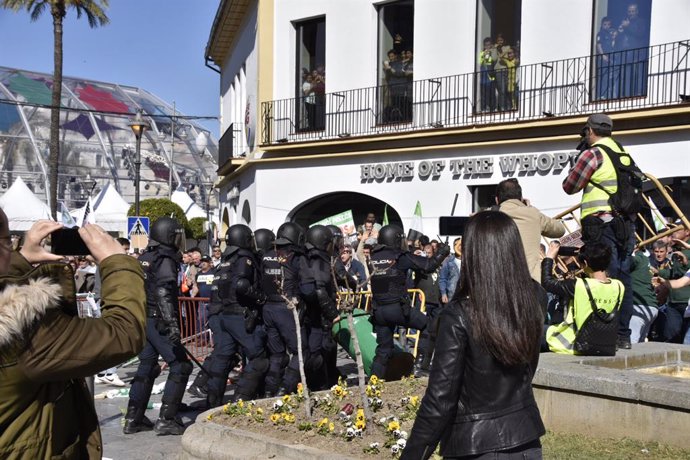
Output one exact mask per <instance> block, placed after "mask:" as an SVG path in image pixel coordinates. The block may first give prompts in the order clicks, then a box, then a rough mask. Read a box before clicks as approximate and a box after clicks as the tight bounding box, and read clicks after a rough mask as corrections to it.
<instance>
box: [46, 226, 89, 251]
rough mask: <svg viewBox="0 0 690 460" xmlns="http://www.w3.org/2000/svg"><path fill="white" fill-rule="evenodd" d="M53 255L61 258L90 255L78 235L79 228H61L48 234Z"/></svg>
mask: <svg viewBox="0 0 690 460" xmlns="http://www.w3.org/2000/svg"><path fill="white" fill-rule="evenodd" d="M50 240H51V243H50V244H51V250H52V251H53V254H58V255H61V256H88V255H89V254H91V252H90V251H89V248H87V247H86V244H85V243H84V240H82V239H81V236H80V235H79V227H73V228H61V229H59V230H56V231H54V232H53V233H51V234H50Z"/></svg>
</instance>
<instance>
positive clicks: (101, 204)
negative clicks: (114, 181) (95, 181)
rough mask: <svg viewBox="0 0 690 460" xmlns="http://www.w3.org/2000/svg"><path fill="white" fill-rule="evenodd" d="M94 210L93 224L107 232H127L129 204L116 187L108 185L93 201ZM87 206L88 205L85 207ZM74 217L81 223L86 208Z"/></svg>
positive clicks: (79, 210) (81, 209)
mask: <svg viewBox="0 0 690 460" xmlns="http://www.w3.org/2000/svg"><path fill="white" fill-rule="evenodd" d="M91 204H92V207H93V209H92V210H91V219H90V221H91V222H94V223H95V224H96V225H98V226H100V227H102V228H103V230H105V231H107V232H119V233H121V234H125V233H126V232H127V211H129V203H127V202H126V201H125V200H124V199H123V198H122V197H121V196H120V194H119V193H117V190H115V188H114V187H111V186H110V184H106V186H105V187H103V189H102V190H101V191H100V193H99V194H98V195H97V196H96V197H95V198H92V199H91ZM84 206H86V205H84ZM71 214H72V216H73V217H74V218H75V219H76V220H77V221H79V218H80V217H81V216H83V214H84V207H81V208H79V209H77V210H74V211H72V212H71Z"/></svg>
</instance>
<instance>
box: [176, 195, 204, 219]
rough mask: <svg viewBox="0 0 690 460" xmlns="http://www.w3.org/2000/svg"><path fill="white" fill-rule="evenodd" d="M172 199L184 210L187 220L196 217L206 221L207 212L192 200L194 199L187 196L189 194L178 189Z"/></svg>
mask: <svg viewBox="0 0 690 460" xmlns="http://www.w3.org/2000/svg"><path fill="white" fill-rule="evenodd" d="M170 199H171V200H172V202H173V203H175V204H176V205H178V206H179V207H181V208H182V210H183V211H184V214H185V216H187V219H193V218H195V217H203V218H204V219H206V211H204V210H203V209H201V206H199V205H198V204H196V203H195V202H194V200H192V197H190V196H189V195H187V192H185V191H183V190H180V189H177V190H175V191H174V192H173V194H172V197H170Z"/></svg>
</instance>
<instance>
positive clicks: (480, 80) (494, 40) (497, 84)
mask: <svg viewBox="0 0 690 460" xmlns="http://www.w3.org/2000/svg"><path fill="white" fill-rule="evenodd" d="M521 15H522V0H478V2H477V48H476V56H477V60H476V66H477V72H476V79H475V85H476V90H475V100H477V101H478V102H477V104H476V105H475V110H476V111H477V112H494V111H501V110H517V109H518V108H519V102H520V93H519V89H520V72H519V68H518V66H519V65H520V24H521Z"/></svg>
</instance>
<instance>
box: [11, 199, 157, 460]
mask: <svg viewBox="0 0 690 460" xmlns="http://www.w3.org/2000/svg"><path fill="white" fill-rule="evenodd" d="M61 227H62V225H61V224H60V223H56V222H51V221H47V220H40V221H38V222H36V223H35V224H33V226H32V227H31V228H30V229H29V231H28V232H27V233H26V238H25V241H24V245H23V247H22V248H21V249H20V250H19V251H12V249H11V248H10V246H9V244H10V239H9V238H10V237H9V231H8V220H7V216H6V215H5V213H4V212H3V211H1V210H0V284H2V290H1V291H0V368H1V369H2V370H1V371H0V375H1V376H2V377H1V378H0V458H3V459H6V458H22V459H24V458H26V459H43V458H101V456H102V454H103V442H102V439H101V433H100V429H99V423H98V417H97V415H96V411H95V409H94V405H93V397H92V396H91V394H90V392H89V390H88V388H87V387H86V383H85V382H84V377H87V376H91V375H94V374H95V373H96V372H98V371H100V370H102V369H104V368H107V367H109V366H114V365H116V364H118V363H121V362H122V361H125V360H127V359H129V358H131V357H133V356H135V355H136V353H137V352H138V351H139V350H141V348H142V347H143V346H144V339H145V332H144V324H145V319H146V313H145V305H144V302H145V298H146V296H145V293H144V275H143V273H142V270H141V268H140V267H139V264H138V263H137V261H136V259H134V258H132V257H129V256H127V255H126V254H124V251H123V249H122V247H121V246H120V244H119V243H118V242H117V241H115V240H114V239H113V238H112V237H111V236H110V235H108V234H107V233H106V232H105V231H104V230H103V229H102V228H100V227H98V226H96V225H93V224H88V225H85V226H84V227H82V228H80V229H79V235H80V236H81V238H82V239H83V240H84V243H86V246H87V247H88V248H89V251H90V252H91V254H92V255H93V257H94V258H95V260H96V262H98V263H99V264H100V270H101V276H102V278H103V279H102V281H103V284H102V299H101V301H102V305H103V313H102V316H101V317H100V318H79V317H78V316H76V315H75V314H72V313H71V311H76V304H74V302H75V300H74V299H75V288H74V281H73V279H72V271H71V270H70V269H69V266H68V265H63V264H56V263H55V262H56V261H57V260H60V259H61V258H62V256H57V255H54V254H51V253H49V252H48V251H46V250H45V249H44V247H43V246H42V244H41V243H42V241H43V240H44V239H45V238H46V237H47V236H48V235H49V234H50V233H52V232H54V231H56V230H58V229H59V228H61ZM44 262H48V263H49V264H43V265H39V266H34V264H42V263H44ZM50 262H52V263H50ZM68 299H71V302H70V301H69V300H68Z"/></svg>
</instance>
